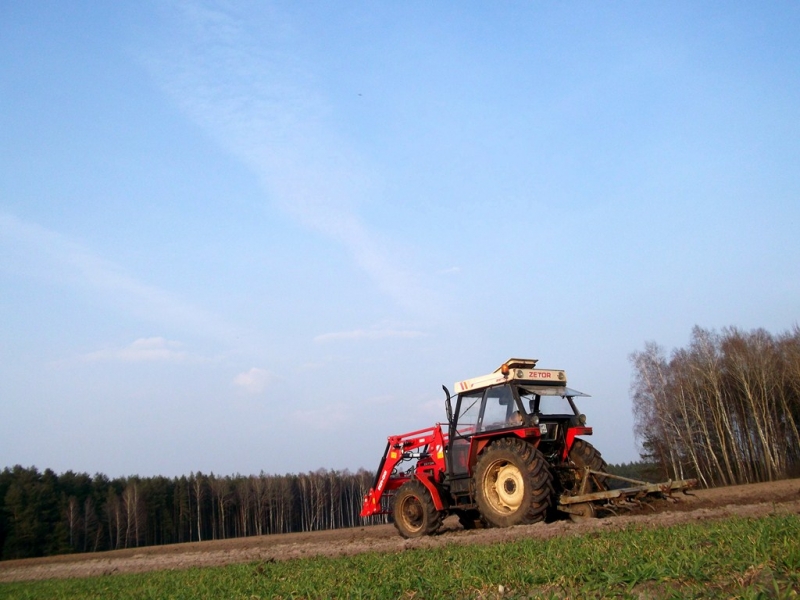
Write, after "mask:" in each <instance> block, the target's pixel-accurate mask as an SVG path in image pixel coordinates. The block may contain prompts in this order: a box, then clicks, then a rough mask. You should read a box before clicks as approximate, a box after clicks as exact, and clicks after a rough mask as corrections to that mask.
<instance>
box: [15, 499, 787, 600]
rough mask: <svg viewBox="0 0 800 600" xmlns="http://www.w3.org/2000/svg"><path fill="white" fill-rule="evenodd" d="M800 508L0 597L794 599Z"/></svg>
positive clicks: (30, 586) (46, 587)
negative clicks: (763, 514) (796, 511)
mask: <svg viewBox="0 0 800 600" xmlns="http://www.w3.org/2000/svg"><path fill="white" fill-rule="evenodd" d="M798 589H800V516H798V515H772V516H767V517H762V518H759V519H745V518H730V519H726V520H721V521H712V522H707V523H696V524H681V525H676V526H672V527H667V528H656V529H653V528H646V527H638V526H634V527H630V528H627V529H625V530H621V531H602V532H592V533H590V534H587V535H585V536H581V537H573V536H570V537H565V538H556V539H551V540H536V539H526V540H519V541H514V542H508V543H503V544H494V545H490V546H481V545H470V546H458V545H447V546H443V547H440V548H434V549H416V550H407V551H404V552H400V553H397V554H378V553H366V554H360V555H356V556H349V557H338V558H326V557H315V558H308V559H298V560H291V561H286V562H269V563H266V562H261V563H252V564H242V565H230V566H225V567H208V568H193V569H187V570H183V571H157V572H151V573H143V574H130V575H112V576H105V577H94V578H86V579H68V580H47V581H36V582H22V583H6V584H0V598H2V599H4V598H14V599H50V598H53V599H71V598H87V599H94V598H97V599H100V598H102V599H104V600H105V599H120V600H125V599H133V598H136V599H142V598H145V599H150V598H152V599H154V600H156V599H158V600H162V599H187V600H188V599H191V600H195V599H205V598H209V599H210V598H232V599H242V600H255V599H262V598H263V599H267V598H269V599H274V598H426V599H427V598H454V597H459V598H462V597H463V598H470V597H471V598H500V597H502V598H539V597H543V598H576V597H580V598H606V597H621V598H627V597H630V598H642V597H644V598H694V597H701V596H702V597H705V598H731V597H737V598H797V597H798V595H797V590H798Z"/></svg>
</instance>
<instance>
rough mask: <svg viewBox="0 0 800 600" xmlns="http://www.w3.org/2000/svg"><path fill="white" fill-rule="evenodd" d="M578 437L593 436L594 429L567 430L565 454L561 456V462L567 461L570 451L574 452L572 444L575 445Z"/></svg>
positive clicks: (576, 428) (575, 428)
mask: <svg viewBox="0 0 800 600" xmlns="http://www.w3.org/2000/svg"><path fill="white" fill-rule="evenodd" d="M576 435H592V428H591V427H569V428H568V429H567V434H566V436H564V453H563V455H562V456H561V460H564V461H565V460H567V457H568V456H569V451H570V450H572V444H574V443H575V436H576Z"/></svg>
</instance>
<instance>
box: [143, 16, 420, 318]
mask: <svg viewBox="0 0 800 600" xmlns="http://www.w3.org/2000/svg"><path fill="white" fill-rule="evenodd" d="M232 10H233V9H231V8H230V6H228V5H224V7H223V5H217V4H215V3H209V2H205V3H204V2H182V3H180V4H178V5H176V10H175V11H174V13H173V15H175V16H177V19H176V21H175V27H176V31H178V32H179V34H176V35H175V36H174V38H173V39H171V40H169V41H168V42H166V43H165V47H163V48H159V49H158V51H157V52H154V53H153V55H152V56H151V57H150V58H147V59H146V62H147V64H148V65H149V67H150V68H151V70H152V72H153V74H154V76H155V77H156V79H157V80H158V81H159V82H161V84H162V86H163V87H164V89H165V90H167V92H168V94H169V95H170V96H171V97H172V98H173V99H174V100H175V102H176V103H177V104H178V105H180V106H181V108H182V109H183V110H184V111H185V112H186V113H187V114H188V115H189V116H190V117H191V118H192V119H194V120H195V121H197V122H198V123H200V124H201V125H202V126H203V127H204V128H206V130H207V131H209V132H210V133H211V135H212V136H213V137H214V138H215V139H217V141H218V142H219V143H220V145H221V146H223V147H224V148H226V149H227V150H228V151H229V152H231V153H232V154H233V155H235V156H237V157H238V158H239V159H240V160H241V161H242V162H243V163H245V164H246V165H248V166H249V167H250V168H251V169H252V171H253V172H254V173H256V174H257V175H258V176H259V178H260V179H261V181H262V183H263V185H264V187H265V189H266V190H267V191H268V193H269V195H270V198H271V199H272V200H273V202H274V203H275V204H276V205H277V206H279V207H280V208H281V209H282V210H284V211H286V212H287V213H288V214H290V215H292V217H293V218H295V219H296V220H297V221H298V222H300V223H302V224H303V225H304V226H305V227H308V228H309V229H312V230H314V231H318V232H321V233H323V234H324V235H326V236H328V237H329V238H330V239H332V240H334V241H335V242H337V243H339V244H341V245H342V246H343V247H345V248H346V249H347V251H348V252H349V253H350V255H351V256H352V258H353V260H354V262H355V263H356V264H357V265H358V266H359V267H360V268H361V269H362V270H363V271H365V272H366V273H367V274H368V275H369V276H370V278H371V279H372V281H373V282H374V283H375V285H376V286H377V287H378V288H380V289H381V290H382V291H383V292H384V293H386V294H387V295H389V296H390V297H391V298H393V299H394V300H395V301H396V302H397V303H398V304H400V305H402V306H404V307H406V308H409V309H412V310H425V309H428V308H430V307H431V306H433V305H434V303H435V298H434V294H433V293H432V292H431V291H430V290H428V289H427V288H426V287H425V286H424V285H423V284H422V283H421V279H420V277H419V275H418V274H417V273H414V272H413V271H412V270H409V269H408V268H406V267H405V266H403V265H404V260H403V259H402V258H401V255H402V250H401V251H396V252H392V251H391V250H389V248H390V247H391V244H390V243H389V240H386V239H384V237H383V236H381V235H380V234H378V233H376V232H375V231H374V230H372V229H371V228H370V227H369V226H367V224H366V223H365V222H364V220H363V219H362V218H361V216H360V215H359V207H360V206H361V205H363V204H364V203H366V202H368V201H369V200H370V199H371V198H373V197H374V195H375V194H376V187H377V186H376V182H375V181H374V176H373V175H372V174H373V173H374V172H375V169H374V168H371V167H370V166H369V165H368V164H367V161H366V160H365V158H364V157H363V156H362V155H361V154H360V153H359V152H357V151H356V150H354V148H353V147H352V145H351V144H350V143H349V142H348V140H347V139H346V138H345V137H343V136H342V135H339V134H337V133H335V132H334V131H335V127H334V126H333V125H332V122H333V120H332V115H331V114H330V113H331V108H330V106H329V105H328V103H327V102H326V100H325V98H324V97H323V96H322V95H321V93H320V92H319V90H318V89H317V88H316V87H315V86H314V85H313V83H312V82H313V80H314V78H315V73H314V71H313V68H312V67H310V66H309V65H306V64H304V63H303V61H302V59H300V58H298V55H299V52H298V51H296V49H295V48H294V47H293V44H294V42H295V41H296V40H294V36H295V33H294V27H293V24H292V23H289V22H286V21H285V20H282V19H281V18H280V16H279V15H278V14H277V12H276V11H274V10H272V11H271V12H270V11H264V13H267V14H268V17H263V15H259V16H260V17H261V21H258V19H246V18H244V17H241V16H237V15H236V14H235V13H234V12H232ZM264 19H268V22H265V21H264ZM254 22H257V24H255V25H254V24H253V23H254ZM333 116H335V115H333Z"/></svg>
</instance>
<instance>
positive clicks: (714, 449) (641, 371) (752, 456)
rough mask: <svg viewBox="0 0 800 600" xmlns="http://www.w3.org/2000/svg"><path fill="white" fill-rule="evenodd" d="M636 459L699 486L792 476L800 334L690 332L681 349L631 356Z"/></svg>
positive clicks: (799, 435) (799, 405) (799, 459)
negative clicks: (695, 480) (639, 453)
mask: <svg viewBox="0 0 800 600" xmlns="http://www.w3.org/2000/svg"><path fill="white" fill-rule="evenodd" d="M631 362H632V364H633V367H634V374H633V383H632V385H631V399H632V402H633V411H634V417H635V429H636V435H637V437H638V439H639V441H640V443H641V446H642V449H643V451H642V455H643V458H645V459H647V460H650V461H654V462H656V463H658V464H659V465H660V466H661V467H662V469H663V471H664V472H665V473H666V474H668V475H669V476H671V477H674V478H678V479H683V478H685V477H697V478H698V479H699V480H700V482H701V484H702V485H703V486H705V487H715V486H723V485H735V484H743V483H755V482H759V481H773V480H776V479H784V478H787V477H794V476H797V475H798V474H800V432H799V431H798V429H799V428H800V327H797V326H795V327H794V329H793V330H792V331H790V332H786V333H783V334H781V335H777V336H775V335H772V334H770V333H769V332H767V331H765V330H763V329H757V330H754V331H750V332H743V331H741V330H739V329H736V328H726V329H724V330H723V331H722V332H721V333H716V332H714V331H709V330H706V329H703V328H700V327H695V328H694V329H693V330H692V335H691V339H690V343H689V345H688V347H687V348H681V349H677V350H674V351H673V352H672V353H671V355H670V356H669V358H667V356H666V354H665V352H664V349H663V348H661V347H660V346H658V345H657V344H655V343H648V344H646V345H645V348H644V350H642V351H639V352H634V353H633V354H632V355H631Z"/></svg>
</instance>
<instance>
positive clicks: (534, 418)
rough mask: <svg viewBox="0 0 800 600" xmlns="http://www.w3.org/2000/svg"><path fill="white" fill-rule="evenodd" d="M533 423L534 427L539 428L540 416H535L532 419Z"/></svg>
mask: <svg viewBox="0 0 800 600" xmlns="http://www.w3.org/2000/svg"><path fill="white" fill-rule="evenodd" d="M531 423H533V424H534V425H537V426H538V425H539V415H533V416H532V417H531Z"/></svg>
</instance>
